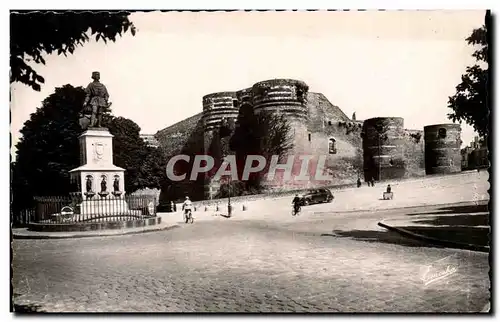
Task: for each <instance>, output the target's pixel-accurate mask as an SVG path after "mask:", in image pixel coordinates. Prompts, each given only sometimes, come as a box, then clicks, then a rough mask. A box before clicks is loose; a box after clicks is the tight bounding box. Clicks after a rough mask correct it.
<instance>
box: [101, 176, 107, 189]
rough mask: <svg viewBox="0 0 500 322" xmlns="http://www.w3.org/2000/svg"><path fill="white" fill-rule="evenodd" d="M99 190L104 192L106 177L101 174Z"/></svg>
mask: <svg viewBox="0 0 500 322" xmlns="http://www.w3.org/2000/svg"><path fill="white" fill-rule="evenodd" d="M101 192H106V177H105V176H102V181H101Z"/></svg>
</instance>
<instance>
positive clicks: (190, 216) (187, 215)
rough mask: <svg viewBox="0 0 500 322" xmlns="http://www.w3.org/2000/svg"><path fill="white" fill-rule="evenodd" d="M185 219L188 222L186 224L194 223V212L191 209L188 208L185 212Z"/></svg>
mask: <svg viewBox="0 0 500 322" xmlns="http://www.w3.org/2000/svg"><path fill="white" fill-rule="evenodd" d="M184 221H185V222H186V224H187V223H190V224H192V223H193V222H194V218H193V213H192V212H191V210H188V211H187V212H186V213H184Z"/></svg>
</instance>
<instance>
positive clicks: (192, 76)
mask: <svg viewBox="0 0 500 322" xmlns="http://www.w3.org/2000/svg"><path fill="white" fill-rule="evenodd" d="M130 20H131V21H132V22H133V23H134V24H135V25H136V27H137V34H136V36H135V37H133V36H132V35H130V34H127V35H125V36H123V37H121V38H119V39H118V40H117V41H116V42H115V43H112V42H111V43H108V44H104V43H103V42H102V41H100V42H95V41H91V42H90V43H87V44H85V45H84V46H83V47H78V48H77V50H76V51H75V52H74V54H73V55H69V56H68V57H65V56H58V55H47V56H46V58H45V60H46V64H45V65H36V66H34V67H35V70H36V71H37V72H38V73H39V74H41V75H43V76H44V77H45V84H43V86H42V90H41V91H40V92H36V91H34V90H32V89H31V88H29V87H27V86H26V85H23V84H19V83H15V84H12V85H11V112H12V114H11V117H12V119H11V133H12V139H13V144H14V145H15V144H16V143H17V141H18V139H19V136H20V134H19V130H20V129H21V128H22V127H23V124H24V122H25V121H26V120H28V119H29V117H30V114H31V113H33V112H35V111H36V108H37V107H39V106H41V102H42V100H43V99H44V98H46V97H47V96H49V95H50V94H52V93H53V92H54V90H55V88H56V87H60V86H62V85H65V84H71V85H73V86H86V85H87V84H88V83H89V82H90V81H91V74H92V71H100V73H101V81H102V83H103V84H105V85H106V87H107V88H108V91H109V93H110V101H112V102H113V105H112V109H113V114H114V115H116V116H123V117H127V118H130V119H132V120H133V121H134V122H136V123H137V124H138V125H139V126H140V127H141V133H145V134H146V133H148V134H154V133H156V132H157V131H159V130H161V129H163V128H165V127H168V126H169V125H172V124H174V123H176V122H179V121H181V120H183V119H185V118H187V117H189V116H192V115H194V114H196V113H199V112H201V110H202V97H203V96H204V95H206V94H209V93H213V92H219V91H236V90H239V89H243V88H247V87H250V86H252V85H253V84H254V83H256V82H258V81H262V80H266V79H272V78H292V79H299V80H302V81H305V82H306V83H307V84H308V85H309V90H310V91H312V92H320V93H323V94H324V95H325V96H326V97H327V98H328V100H329V101H330V102H331V103H332V104H334V105H337V106H339V107H340V108H341V109H342V110H343V111H344V112H345V113H346V114H347V115H348V116H351V115H352V113H353V112H356V117H357V119H368V118H371V117H378V116H397V117H403V118H404V125H405V127H406V128H410V129H421V130H422V129H423V127H424V126H425V125H430V124H438V123H450V122H451V121H450V120H449V119H448V118H447V117H446V115H447V113H449V112H450V111H451V110H450V109H449V108H448V107H447V101H448V97H449V96H452V95H453V94H454V93H455V86H456V85H457V84H458V83H459V82H460V77H461V75H462V74H463V73H464V71H465V68H466V66H469V65H471V64H473V63H474V59H473V58H472V57H471V54H472V53H473V50H474V49H473V47H471V46H469V45H467V43H466V41H465V38H467V37H468V36H469V35H470V33H471V32H472V30H473V29H474V28H478V27H480V26H481V25H482V24H483V22H484V11H480V10H477V11H390V12H381V11H378V12H377V11H366V12H356V11H349V12H326V11H324V12H210V13H209V12H200V13H194V12H166V13H160V12H150V13H133V14H132V15H131V16H130ZM473 137H474V133H473V130H472V128H471V127H470V126H466V125H465V124H462V140H463V141H464V145H467V144H468V143H469V142H470V141H471V140H472V139H473ZM12 151H14V148H13V149H12Z"/></svg>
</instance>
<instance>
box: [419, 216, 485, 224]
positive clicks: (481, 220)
mask: <svg viewBox="0 0 500 322" xmlns="http://www.w3.org/2000/svg"><path fill="white" fill-rule="evenodd" d="M413 222H414V223H418V224H428V225H434V226H489V224H490V223H489V215H473V216H471V215H456V216H436V218H432V219H431V218H429V219H423V220H413Z"/></svg>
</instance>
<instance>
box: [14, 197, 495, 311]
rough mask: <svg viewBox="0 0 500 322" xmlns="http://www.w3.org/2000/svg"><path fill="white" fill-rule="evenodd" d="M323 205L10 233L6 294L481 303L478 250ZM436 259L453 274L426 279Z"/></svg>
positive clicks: (415, 306)
mask: <svg viewBox="0 0 500 322" xmlns="http://www.w3.org/2000/svg"><path fill="white" fill-rule="evenodd" d="M331 207H334V204H322V205H315V206H309V207H307V208H304V210H303V212H302V213H301V215H300V216H299V217H292V216H290V214H289V213H286V214H285V213H281V212H280V213H279V214H276V216H274V217H273V216H271V215H266V216H260V217H259V216H257V217H256V218H255V219H249V218H248V216H247V217H245V218H240V219H238V217H233V218H231V219H224V218H221V217H211V218H206V217H203V216H204V215H203V214H202V213H200V212H198V213H197V214H196V216H195V218H196V222H195V223H194V224H192V225H186V224H181V227H180V228H177V229H173V230H169V231H161V232H151V233H145V234H139V235H128V236H116V237H101V238H85V239H67V240H14V242H13V255H14V259H13V272H14V273H13V284H14V295H15V303H17V304H20V305H27V306H32V307H37V308H38V310H42V311H49V312H116V311H121V312H135V311H138V312H478V311H480V310H481V309H482V308H483V307H484V305H485V304H486V303H487V302H488V300H489V291H488V288H489V278H488V270H489V264H488V255H487V254H485V253H479V252H471V251H463V250H454V249H445V248H436V247H429V246H428V245H424V244H421V243H418V242H414V241H411V240H408V239H404V238H402V237H400V236H398V235H395V234H394V233H390V232H387V231H385V230H384V229H382V228H380V227H378V226H377V222H378V221H379V220H380V219H383V218H390V217H391V216H399V215H401V210H391V211H378V212H357V213H356V212H351V213H332V212H331V211H329V209H331ZM432 208H433V207H425V209H427V210H429V209H432ZM434 208H435V207H434ZM405 211H411V209H407V210H405ZM174 216H178V217H180V214H179V213H177V214H175V215H174ZM205 216H208V215H205ZM175 218H176V217H172V219H171V220H172V221H176V220H177V219H175ZM442 263H446V264H445V266H450V267H452V268H453V273H452V274H450V275H449V276H448V277H446V278H444V279H441V280H438V281H435V282H433V283H428V284H426V283H425V282H424V281H426V280H427V279H426V278H425V276H426V272H427V273H428V272H429V271H428V270H427V271H426V267H427V268H428V267H430V268H436V269H438V267H443V266H442ZM427 265H431V266H427ZM427 275H429V274H427Z"/></svg>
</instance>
